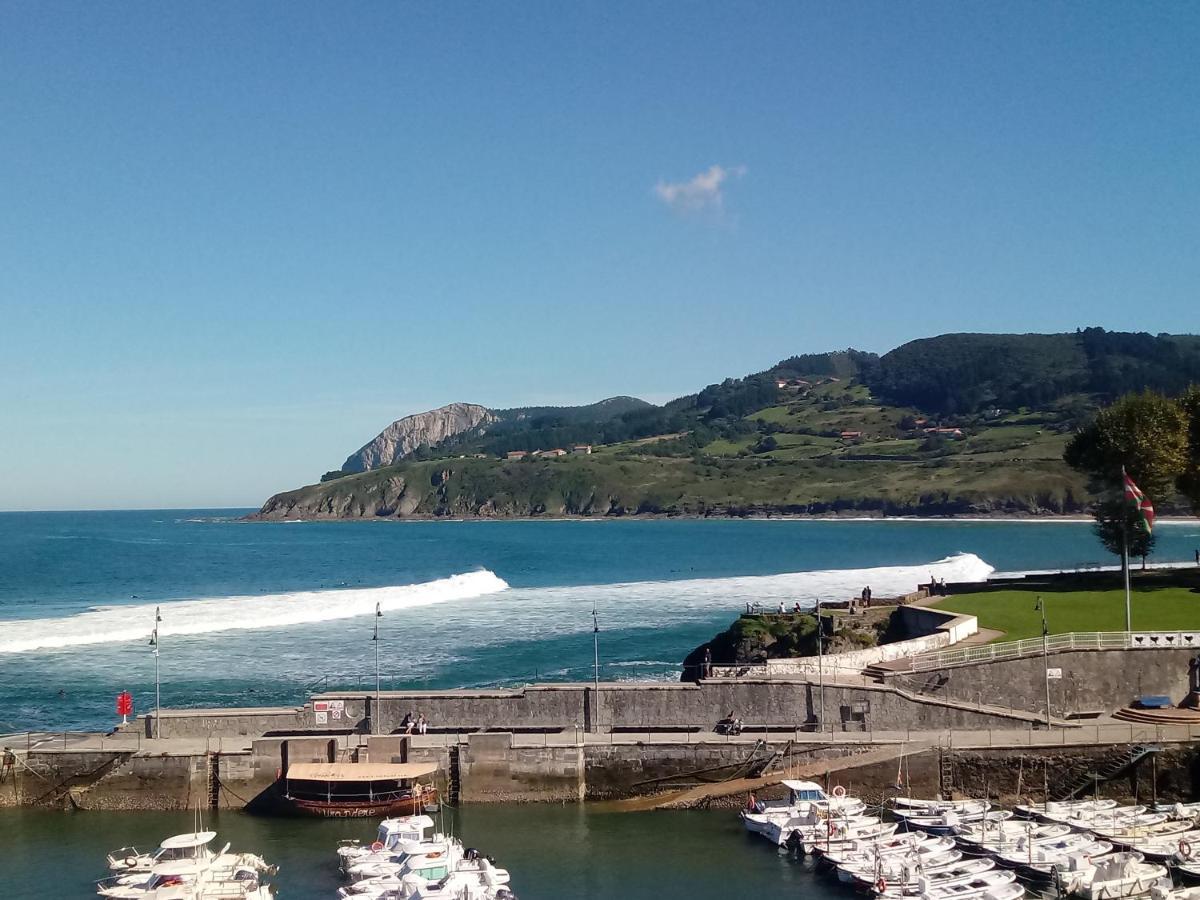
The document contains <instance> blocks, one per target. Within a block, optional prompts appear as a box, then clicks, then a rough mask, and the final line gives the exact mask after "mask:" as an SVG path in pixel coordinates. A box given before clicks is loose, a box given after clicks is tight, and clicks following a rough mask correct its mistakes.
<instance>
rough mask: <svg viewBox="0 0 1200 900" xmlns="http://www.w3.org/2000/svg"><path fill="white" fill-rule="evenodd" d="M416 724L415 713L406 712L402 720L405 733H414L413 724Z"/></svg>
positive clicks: (401, 725)
mask: <svg viewBox="0 0 1200 900" xmlns="http://www.w3.org/2000/svg"><path fill="white" fill-rule="evenodd" d="M415 724H416V722H415V721H414V720H413V714H412V713H410V712H406V713H405V714H404V718H403V719H402V720H401V721H400V727H401V728H403V729H404V733H405V734H412V731H413V725H415Z"/></svg>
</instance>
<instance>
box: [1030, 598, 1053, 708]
mask: <svg viewBox="0 0 1200 900" xmlns="http://www.w3.org/2000/svg"><path fill="white" fill-rule="evenodd" d="M1033 608H1034V609H1035V610H1037V611H1038V612H1040V613H1041V614H1042V681H1043V682H1044V683H1045V685H1046V728H1047V730H1049V729H1050V728H1052V727H1053V725H1052V724H1051V722H1050V641H1049V635H1050V627H1049V626H1048V625H1047V624H1046V601H1044V600H1043V599H1042V595H1041V594H1038V598H1037V604H1036V605H1035V606H1034V607H1033Z"/></svg>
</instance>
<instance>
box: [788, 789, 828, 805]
mask: <svg viewBox="0 0 1200 900" xmlns="http://www.w3.org/2000/svg"><path fill="white" fill-rule="evenodd" d="M824 799H825V792H824V791H820V790H815V791H814V790H807V789H805V790H801V791H792V802H794V803H803V802H805V801H808V802H817V801H821V800H824Z"/></svg>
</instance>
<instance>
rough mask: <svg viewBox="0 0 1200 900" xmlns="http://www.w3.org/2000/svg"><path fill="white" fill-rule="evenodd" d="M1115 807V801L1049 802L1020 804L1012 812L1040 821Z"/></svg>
mask: <svg viewBox="0 0 1200 900" xmlns="http://www.w3.org/2000/svg"><path fill="white" fill-rule="evenodd" d="M1116 805H1117V801H1116V800H1051V801H1050V802H1049V803H1022V804H1020V805H1019V806H1016V807H1014V810H1015V812H1016V814H1017V815H1018V816H1022V817H1024V818H1027V819H1042V818H1046V817H1048V816H1059V815H1064V814H1068V815H1069V814H1071V813H1074V812H1086V811H1089V810H1091V811H1095V812H1098V811H1100V810H1104V809H1112V808H1113V807H1114V806H1116Z"/></svg>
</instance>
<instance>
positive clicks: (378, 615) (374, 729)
mask: <svg viewBox="0 0 1200 900" xmlns="http://www.w3.org/2000/svg"><path fill="white" fill-rule="evenodd" d="M382 618H383V610H382V609H380V606H379V604H378V603H376V604H375V633H374V634H373V635H372V636H371V640H372V641H374V642H375V708H374V710H373V711H372V712H371V733H372V734H378V725H379V620H380V619H382Z"/></svg>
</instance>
